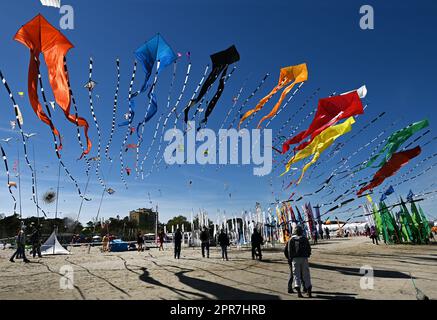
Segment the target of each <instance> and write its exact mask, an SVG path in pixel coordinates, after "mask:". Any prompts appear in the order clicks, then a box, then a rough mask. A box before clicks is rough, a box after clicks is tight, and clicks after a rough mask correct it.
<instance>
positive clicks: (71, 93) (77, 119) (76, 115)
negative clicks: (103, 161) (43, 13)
mask: <svg viewBox="0 0 437 320" xmlns="http://www.w3.org/2000/svg"><path fill="white" fill-rule="evenodd" d="M64 70H65V74H66V77H67V85H68V90H69V92H70V96H71V102H72V104H73V109H74V116H75V122H76V131H77V140H78V142H79V146H80V148H81V149H82V154H83V157H84V159H85V162H86V165H87V167H86V169H85V173H86V175H89V171H90V170H91V163H90V160H89V159H88V157H87V155H86V154H85V147H84V145H83V143H82V138H81V135H80V128H79V114H78V109H77V104H76V99H75V98H74V95H73V89H72V88H71V84H70V77H69V76H68V67H67V59H66V57H64Z"/></svg>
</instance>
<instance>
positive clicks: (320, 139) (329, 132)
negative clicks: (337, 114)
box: [281, 117, 355, 184]
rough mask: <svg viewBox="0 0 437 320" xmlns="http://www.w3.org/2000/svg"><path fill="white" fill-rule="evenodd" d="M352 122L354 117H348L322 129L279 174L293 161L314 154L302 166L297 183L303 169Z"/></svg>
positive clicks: (343, 132)
mask: <svg viewBox="0 0 437 320" xmlns="http://www.w3.org/2000/svg"><path fill="white" fill-rule="evenodd" d="M354 123H355V119H354V118H353V117H350V118H348V119H347V120H346V121H345V122H343V123H341V124H338V125H336V126H331V127H329V128H327V129H325V130H324V131H322V133H320V134H319V135H318V136H316V137H315V138H314V140H313V141H312V142H311V143H310V144H309V145H308V146H306V147H305V149H302V150H300V151H299V152H298V153H296V155H295V156H293V157H292V158H291V159H290V160H289V161H288V163H287V165H286V166H285V172H284V173H283V174H282V175H281V176H283V175H284V174H286V173H287V172H288V171H289V170H290V167H291V165H292V164H293V163H296V162H298V161H300V160H302V159H305V158H307V157H309V156H311V155H314V157H313V158H312V160H311V161H310V162H308V163H307V164H306V165H305V166H304V167H303V169H302V174H301V176H300V178H299V180H298V182H297V184H299V183H300V182H301V181H302V178H303V176H304V174H305V171H307V169H308V168H309V167H310V166H311V165H313V164H314V163H316V161H317V160H318V159H319V158H320V155H321V153H322V152H323V151H325V150H326V149H327V148H328V147H329V146H331V145H332V144H333V143H334V141H335V140H337V139H338V138H339V137H341V136H342V135H344V134H346V133H348V132H349V131H351V130H352V125H353V124H354Z"/></svg>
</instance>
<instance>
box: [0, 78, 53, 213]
mask: <svg viewBox="0 0 437 320" xmlns="http://www.w3.org/2000/svg"><path fill="white" fill-rule="evenodd" d="M0 79H1V81H2V83H3V85H4V87H5V89H6V91H7V92H8V95H9V99H10V100H11V102H12V105H13V107H14V112H15V120H16V122H17V125H18V129H19V130H20V135H21V142H22V143H23V149H24V159H25V161H26V164H27V166H28V167H29V169H30V172H31V176H32V201H33V203H34V204H35V206H36V207H37V208H38V209H39V210H41V212H42V213H43V214H44V216H45V217H47V215H46V213H45V211H44V210H43V209H42V208H41V207H40V206H39V204H38V203H37V201H36V195H35V183H36V181H35V172H34V170H33V167H32V165H31V163H30V161H29V156H28V154H27V144H26V138H25V136H24V132H23V128H22V126H21V121H20V119H19V114H20V113H19V110H18V105H17V103H16V102H15V98H14V95H13V94H12V91H11V89H10V88H9V85H8V83H7V82H6V78H5V77H4V76H3V73H2V72H1V70H0Z"/></svg>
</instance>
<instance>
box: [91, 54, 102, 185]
mask: <svg viewBox="0 0 437 320" xmlns="http://www.w3.org/2000/svg"><path fill="white" fill-rule="evenodd" d="M92 76H93V58H90V63H89V78H88V80H89V81H92ZM88 100H89V104H90V110H91V115H92V116H93V120H94V124H95V126H96V129H97V136H98V142H97V159H96V160H95V162H96V176H97V179H98V180H99V183H100V184H101V186H102V187H103V188H104V189H106V185H105V182H104V181H103V179H102V178H101V177H100V164H101V161H100V155H101V150H102V134H101V132H100V126H99V123H98V121H97V117H96V113H95V111H94V104H93V93H92V87H90V88H88Z"/></svg>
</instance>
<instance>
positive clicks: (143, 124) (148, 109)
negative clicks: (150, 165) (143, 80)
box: [135, 60, 160, 177]
mask: <svg viewBox="0 0 437 320" xmlns="http://www.w3.org/2000/svg"><path fill="white" fill-rule="evenodd" d="M159 65H160V61H159V60H158V61H157V65H156V71H155V77H154V78H153V83H152V87H151V89H150V94H149V103H148V105H147V109H146V113H145V115H144V119H143V121H142V123H140V125H141V133H139V132H138V131H139V130H138V129H139V127H140V125H139V126H138V127H137V134H138V142H137V147H136V162H135V172H136V176H137V177H138V174H139V170H138V164H139V162H140V146H141V145H142V144H143V135H144V128H145V126H146V122H147V121H148V120H150V118H148V115H149V112H150V107H151V106H152V103H153V99H154V97H153V94H154V93H155V88H156V84H157V83H158V76H159Z"/></svg>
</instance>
